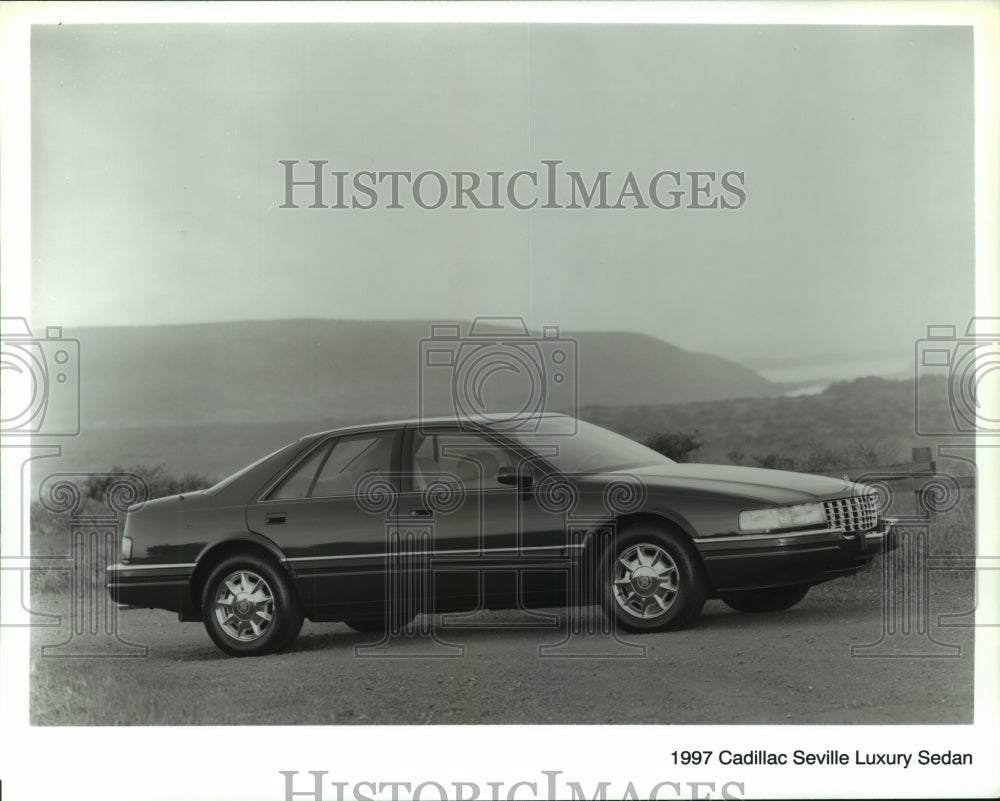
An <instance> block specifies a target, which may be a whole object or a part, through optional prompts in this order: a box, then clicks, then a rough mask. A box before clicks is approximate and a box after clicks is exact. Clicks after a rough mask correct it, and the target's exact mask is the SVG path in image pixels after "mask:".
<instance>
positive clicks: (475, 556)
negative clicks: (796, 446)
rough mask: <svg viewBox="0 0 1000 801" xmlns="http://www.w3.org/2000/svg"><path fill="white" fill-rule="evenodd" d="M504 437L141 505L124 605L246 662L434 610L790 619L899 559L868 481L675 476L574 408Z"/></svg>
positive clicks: (367, 436)
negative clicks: (794, 611)
mask: <svg viewBox="0 0 1000 801" xmlns="http://www.w3.org/2000/svg"><path fill="white" fill-rule="evenodd" d="M567 423H568V424H569V425H567ZM503 429H504V427H503V426H499V425H491V424H489V423H487V422H484V423H471V422H469V421H467V420H457V419H454V418H451V419H445V418H438V419H433V420H427V419H423V420H419V421H417V420H414V421H403V422H394V423H380V424H376V425H367V426H358V427H353V428H345V429H340V430H336V431H327V432H323V433H320V434H313V435H311V436H307V437H303V438H302V439H300V440H299V441H297V442H294V443H292V444H290V445H288V446H286V447H284V448H282V449H280V450H278V451H276V452H275V453H272V454H271V455H269V456H266V457H264V458H263V459H261V460H259V461H257V462H255V463H254V464H252V465H250V466H249V467H246V468H244V469H243V470H241V471H240V472H238V473H236V474H235V475H232V476H230V477H229V478H227V479H225V480H224V481H221V482H220V483H218V484H216V485H215V486H214V487H211V488H209V489H206V490H202V491H200V492H192V493H185V494H183V495H175V496H171V497H168V498H159V499H157V500H152V501H147V502H145V503H144V504H141V505H138V506H135V507H132V508H131V509H130V510H129V514H128V517H127V520H126V524H125V532H124V536H123V538H122V552H121V563H120V564H116V565H113V566H111V567H109V584H108V588H109V591H110V593H111V597H112V598H113V599H114V600H115V601H117V602H119V603H121V604H127V605H131V606H138V607H152V608H158V609H168V610H172V611H176V612H177V613H178V615H179V618H180V619H181V620H185V621H199V620H200V621H204V624H205V627H206V628H207V630H208V633H209V635H210V636H211V637H212V639H213V640H214V641H215V643H216V644H217V645H218V646H219V647H220V648H221V649H222V650H224V651H226V652H227V653H230V654H234V655H254V654H263V653H270V652H274V651H278V650H280V649H283V648H286V647H287V646H288V645H290V644H291V642H292V641H293V640H294V639H295V637H296V635H297V634H298V632H299V630H300V628H301V626H302V621H303V619H304V618H309V619H310V620H316V621H345V622H346V623H347V624H348V625H350V626H352V627H354V628H356V629H358V630H379V629H381V628H383V627H385V626H386V625H395V624H394V623H387V618H391V620H393V621H398V620H399V619H400V618H403V619H409V618H410V617H412V616H413V615H415V614H417V613H420V612H445V611H453V610H468V609H509V608H518V607H521V608H539V607H553V606H560V605H566V604H571V605H579V604H602V605H603V606H604V609H605V611H606V612H607V614H608V615H609V619H610V621H611V622H612V623H614V624H616V625H617V626H618V627H620V628H621V629H625V630H628V631H632V632H646V631H662V630H666V629H673V628H677V627H680V626H683V625H685V624H687V623H690V622H691V621H692V620H694V619H695V618H696V617H697V616H698V614H699V613H700V611H701V609H702V606H703V605H704V603H705V601H706V599H708V598H720V599H722V600H723V601H725V602H726V603H727V604H729V605H730V606H731V607H733V608H735V609H739V610H742V611H748V612H752V611H763V610H778V609H786V608H788V607H790V606H793V605H794V604H796V603H797V602H798V601H800V600H801V599H802V598H803V596H805V594H806V592H807V591H808V589H809V587H810V586H812V585H814V584H818V583H819V582H822V581H827V580H829V579H833V578H836V577H838V576H845V575H848V574H851V573H854V572H856V571H858V570H860V569H861V568H863V567H864V566H865V565H866V564H868V562H869V561H870V560H871V559H872V558H873V557H874V556H875V555H876V554H877V553H879V552H880V551H881V550H882V549H883V548H890V547H893V543H892V537H891V530H890V529H889V528H888V527H887V525H886V522H885V521H884V520H882V519H881V518H880V516H879V513H878V510H879V506H878V503H877V496H876V494H875V493H874V491H872V490H868V489H866V488H865V487H863V486H861V485H857V484H851V483H848V482H845V481H841V480H837V479H832V478H825V477H821V476H813V475H804V474H799V473H790V472H783V471H775V470H760V469H755V468H743V467H731V466H722V465H693V464H677V463H675V462H673V461H671V460H670V459H668V458H666V457H664V456H661V455H660V454H659V453H657V452H655V451H652V450H650V449H648V448H646V447H644V446H642V445H639V444H637V443H635V442H633V441H631V440H629V439H626V438H625V437H622V436H619V435H617V434H613V433H612V432H610V431H607V430H605V429H602V428H598V427H597V426H593V425H589V424H587V423H583V422H580V421H576V420H573V418H567V417H564V416H561V415H544V416H541V417H539V419H538V421H537V425H536V426H535V427H534V429H533V430H531V431H530V432H528V431H518V430H514V431H505V430H503ZM567 431H573V432H574V433H572V434H566V432H567ZM400 588H402V589H400Z"/></svg>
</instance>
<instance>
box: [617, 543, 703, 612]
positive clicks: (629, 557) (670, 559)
mask: <svg viewBox="0 0 1000 801" xmlns="http://www.w3.org/2000/svg"><path fill="white" fill-rule="evenodd" d="M605 583H606V591H607V593H608V594H609V595H610V598H609V599H608V601H609V603H608V607H609V610H610V611H611V613H612V614H613V615H614V616H615V620H616V622H617V624H618V625H619V626H621V628H623V629H625V630H627V631H634V632H643V631H666V630H669V629H677V628H681V627H682V626H685V625H687V624H688V623H690V622H691V621H693V620H694V619H695V618H696V617H698V615H699V614H700V613H701V609H702V607H703V606H704V605H705V599H706V596H707V582H706V581H705V578H704V574H703V571H702V568H701V563H700V562H699V561H698V557H697V555H696V554H695V553H694V549H693V548H692V547H691V545H690V544H689V543H688V542H687V541H686V540H685V538H684V537H683V536H682V535H681V534H679V533H677V532H674V531H670V530H667V529H661V528H657V527H655V526H649V525H640V526H633V527H629V528H628V529H626V530H625V531H623V532H622V533H621V535H620V536H619V537H618V540H617V542H616V543H615V545H614V547H613V552H612V554H611V562H610V564H606V565H605Z"/></svg>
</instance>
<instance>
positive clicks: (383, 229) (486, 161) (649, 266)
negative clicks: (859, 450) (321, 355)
mask: <svg viewBox="0 0 1000 801" xmlns="http://www.w3.org/2000/svg"><path fill="white" fill-rule="evenodd" d="M972 88H973V87H972V35H971V29H966V28H957V27H955V28H942V27H893V28H889V27H833V26H826V27H822V28H820V27H792V26H773V27H753V26H692V25H676V26H633V25H619V26H612V25H586V26H584V25H574V26H554V25H552V26H543V25H534V26H530V27H529V26H526V25H494V26H487V25H483V26H470V25H409V26H405V25H391V26H390V25H377V26H376V25H355V26H346V25H341V26H335V25H313V26H299V25H283V26H276V25H268V26H238V25H227V26H217V25H216V26H212V25H167V26H163V25H157V26H151V25H131V26H113V25H88V26H73V25H63V26H58V27H53V26H46V27H36V28H35V29H34V32H33V37H32V115H33V116H32V121H33V134H32V135H33V139H32V147H33V154H32V164H33V197H32V226H33V227H32V247H33V254H32V255H33V274H32V291H33V306H34V308H33V319H34V322H35V324H36V325H45V324H62V325H64V326H68V327H73V326H83V325H127V324H154V323H182V322H201V321H224V320H235V319H266V318H288V317H328V318H402V317H405V318H431V317H432V318H448V319H459V318H471V317H473V316H476V315H520V316H524V317H526V318H527V319H528V320H529V322H530V323H531V324H533V325H538V326H540V325H542V324H557V325H562V326H564V327H565V328H566V329H578V330H579V329H624V330H635V331H641V332H645V333H648V334H652V335H654V336H657V337H660V338H662V339H664V340H667V341H669V342H672V343H674V344H676V345H679V346H681V347H685V348H689V349H693V350H702V351H708V352H712V353H717V354H720V355H723V356H729V357H740V356H764V355H776V356H782V355H788V356H797V355H802V354H808V353H813V352H816V353H829V352H837V351H864V350H869V349H870V350H894V349H906V348H909V347H911V346H912V343H913V341H914V339H916V338H918V337H920V336H921V335H922V333H923V331H924V328H925V326H926V325H927V324H928V323H958V324H964V321H965V319H966V318H967V317H968V316H969V314H970V313H971V311H972V306H973V294H972V288H973V217H972V214H973V205H972V200H973V195H972V193H973V164H972V157H973V151H972V147H973V96H972ZM282 159H286V160H287V159H297V160H300V161H301V162H303V165H300V166H304V165H305V162H306V161H307V160H309V159H324V160H327V161H328V162H329V165H328V167H327V169H330V170H333V169H337V170H341V171H345V172H348V173H351V174H353V173H356V172H358V171H362V170H373V171H391V170H403V171H411V172H413V173H414V174H415V173H418V172H421V171H425V170H435V171H437V172H440V173H444V174H447V173H449V172H451V171H454V170H468V171H472V172H476V173H477V174H479V175H481V176H484V177H485V175H486V173H487V171H504V172H505V174H506V175H507V176H509V175H510V174H512V173H514V172H516V171H518V170H536V171H541V170H542V169H543V168H542V165H541V161H542V160H543V159H558V160H561V161H562V162H563V164H562V166H561V167H560V169H562V170H577V171H580V172H581V173H582V174H583V175H584V176H585V177H586V178H587V180H588V182H589V181H590V180H592V179H593V177H595V176H596V174H597V173H598V171H600V170H607V171H610V172H611V173H612V176H611V178H610V179H609V187H613V190H611V194H612V199H611V200H610V201H609V202H610V203H613V202H614V198H616V197H617V194H618V190H619V188H620V187H621V185H622V181H623V180H624V178H625V176H626V175H627V173H628V172H629V171H632V172H633V173H634V174H635V175H636V176H637V177H638V179H639V183H640V184H643V179H645V182H646V183H648V180H649V178H650V177H651V176H653V175H654V174H656V173H658V172H660V171H663V170H673V171H678V172H681V173H684V172H687V171H715V172H717V173H719V174H721V173H724V172H726V171H731V170H732V171H739V172H742V173H743V174H744V176H745V183H744V187H743V188H744V190H745V194H746V201H745V203H744V204H743V205H742V206H741V207H740V208H738V209H728V210H723V209H707V210H706V209H688V208H683V207H682V208H679V209H672V210H663V209H658V208H656V207H651V208H647V209H639V208H624V209H614V210H600V209H593V208H591V209H576V210H573V209H542V208H538V207H536V208H534V209H532V210H530V211H521V210H517V209H514V208H510V207H509V206H508V207H507V208H505V209H502V210H488V209H482V210H480V209H473V208H467V209H451V208H448V207H447V206H449V205H450V202H449V204H446V207H443V208H440V209H437V210H434V211H428V210H424V209H421V208H419V207H418V206H417V205H416V204H415V203H413V202H412V201H409V200H408V201H407V204H408V205H407V206H406V207H405V208H403V209H395V210H392V209H386V208H384V207H376V208H374V209H370V210H356V209H309V208H306V207H305V206H307V205H308V203H309V202H310V200H311V195H310V194H309V192H308V191H306V192H302V191H301V190H296V192H297V193H298V194H296V198H299V203H300V204H301V205H302V207H301V208H298V209H282V208H279V206H280V205H281V204H282V202H283V200H284V183H283V180H284V168H283V167H282V166H281V165H280V164H279V161H280V160H282ZM307 173H308V169H306V170H305V171H304V172H303V173H300V174H299V175H302V176H304V175H306V174H307ZM348 180H350V178H348ZM330 186H331V184H329V183H328V184H327V187H328V188H329V187H330ZM430 194H431V196H433V195H434V194H435V193H433V192H432V193H430ZM407 197H408V196H407ZM729 197H730V199H732V198H733V197H734V196H733V195H730V196H729ZM543 201H544V199H543ZM543 201H542V202H543ZM327 202H332V200H330V199H329V198H327ZM349 202H350V200H348V203H349ZM542 202H540V203H539V205H541V204H542ZM687 202H688V199H687V198H686V199H685V203H687ZM564 203H565V200H564Z"/></svg>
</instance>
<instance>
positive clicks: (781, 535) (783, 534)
mask: <svg viewBox="0 0 1000 801" xmlns="http://www.w3.org/2000/svg"><path fill="white" fill-rule="evenodd" d="M816 534H840V535H841V536H843V535H844V534H846V532H845V531H844V529H842V528H811V529H809V530H808V531H775V532H773V533H771V534H737V535H736V536H730V537H692V538H691V541H692V542H695V543H703V542H704V543H709V542H747V541H748V540H779V539H786V538H788V537H811V536H815V535H816Z"/></svg>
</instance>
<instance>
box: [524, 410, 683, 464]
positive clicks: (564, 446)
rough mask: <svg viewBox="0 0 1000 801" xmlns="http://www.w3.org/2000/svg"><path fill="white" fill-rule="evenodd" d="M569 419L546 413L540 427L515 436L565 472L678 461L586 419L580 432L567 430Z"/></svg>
mask: <svg viewBox="0 0 1000 801" xmlns="http://www.w3.org/2000/svg"><path fill="white" fill-rule="evenodd" d="M566 419H567V418H564V417H562V418H560V417H543V418H542V419H541V421H540V423H539V427H538V430H537V431H532V432H524V433H514V434H512V435H511V436H512V438H513V439H515V440H516V441H517V442H518V443H520V444H521V445H523V446H524V447H526V448H528V449H529V450H531V451H533V452H535V453H537V454H538V455H539V456H541V457H543V458H544V459H545V460H546V461H547V462H549V463H550V464H552V466H553V467H555V468H556V469H557V470H559V471H560V472H562V473H602V472H606V471H608V470H623V469H625V468H629V467H646V466H649V465H655V464H674V461H673V460H672V459H668V458H667V457H666V456H664V455H663V454H661V453H657V452H656V451H654V450H652V449H651V448H647V447H646V446H645V445H640V444H639V443H638V442H636V441H634V440H631V439H629V438H628V437H623V436H622V435H621V434H615V433H614V432H613V431H608V430H607V429H606V428H601V427H600V426H595V425H591V424H590V423H585V422H583V421H582V420H578V421H577V429H576V433H573V434H565V433H563V432H564V431H565V429H566Z"/></svg>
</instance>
